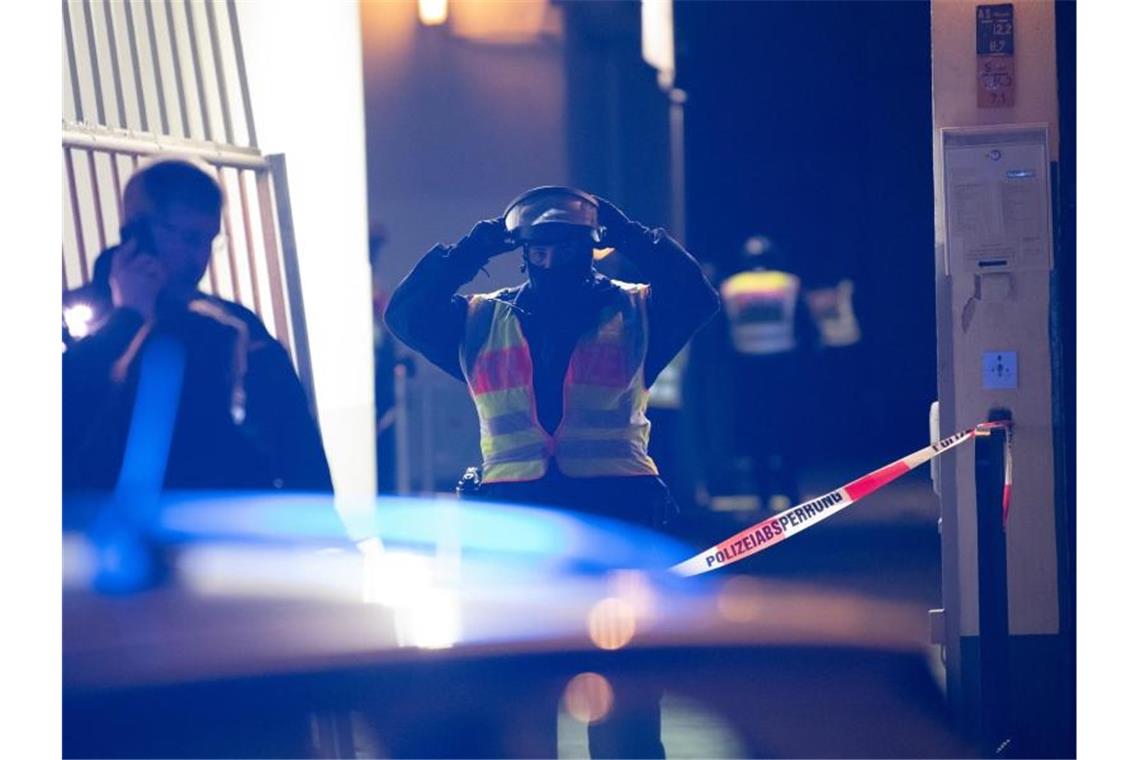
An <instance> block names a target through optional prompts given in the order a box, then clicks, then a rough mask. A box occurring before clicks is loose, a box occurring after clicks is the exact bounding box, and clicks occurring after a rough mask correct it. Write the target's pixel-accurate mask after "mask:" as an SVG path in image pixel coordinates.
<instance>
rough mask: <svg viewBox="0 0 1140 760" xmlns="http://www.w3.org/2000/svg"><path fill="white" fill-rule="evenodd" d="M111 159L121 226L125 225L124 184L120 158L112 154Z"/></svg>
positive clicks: (116, 205)
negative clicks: (120, 170) (120, 174)
mask: <svg viewBox="0 0 1140 760" xmlns="http://www.w3.org/2000/svg"><path fill="white" fill-rule="evenodd" d="M110 159H111V183H112V184H113V185H114V186H115V208H116V209H118V212H119V224H120V225H122V224H123V183H122V181H121V178H120V176H119V158H118V156H116V155H115V154H113V153H112V154H110Z"/></svg>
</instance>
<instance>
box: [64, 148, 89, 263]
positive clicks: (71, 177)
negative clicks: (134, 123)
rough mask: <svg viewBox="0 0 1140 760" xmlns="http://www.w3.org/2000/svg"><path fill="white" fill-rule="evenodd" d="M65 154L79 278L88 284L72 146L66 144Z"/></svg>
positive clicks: (85, 247) (85, 245)
mask: <svg viewBox="0 0 1140 760" xmlns="http://www.w3.org/2000/svg"><path fill="white" fill-rule="evenodd" d="M63 155H64V156H65V157H66V158H65V159H64V165H65V166H66V167H67V187H68V190H69V193H68V195H69V196H70V197H71V218H72V221H73V224H74V225H75V243H76V248H77V249H78V252H79V279H80V280H81V282H82V283H83V284H84V285H86V284H87V269H88V265H87V241H86V240H84V235H83V216H82V214H80V212H79V193H78V192H77V188H76V184H75V166H74V165H73V163H72V162H73V161H74V160H75V158H74V154H73V152H72V150H71V148H68V147H67V146H64V148H63Z"/></svg>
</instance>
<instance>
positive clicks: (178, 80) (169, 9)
mask: <svg viewBox="0 0 1140 760" xmlns="http://www.w3.org/2000/svg"><path fill="white" fill-rule="evenodd" d="M166 23H167V26H168V31H169V32H170V53H171V56H172V58H173V60H174V82H175V84H177V85H178V109H179V111H178V113H179V116H180V117H181V119H182V134H183V135H184V136H185V137H192V135H191V134H190V109H189V108H188V107H187V105H186V88H185V87H183V85H182V56H180V55H179V54H178V34H177V33H176V32H175V31H174V6H173V4H172V3H171V1H170V0H166Z"/></svg>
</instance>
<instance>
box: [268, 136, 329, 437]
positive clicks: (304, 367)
mask: <svg viewBox="0 0 1140 760" xmlns="http://www.w3.org/2000/svg"><path fill="white" fill-rule="evenodd" d="M266 158H267V159H268V161H269V166H270V171H269V172H262V173H259V174H258V177H259V178H260V180H261V181H260V182H259V185H258V186H259V188H260V189H261V192H262V197H263V198H264V201H263V203H262V210H261V214H262V219H263V220H264V219H265V218H266V216H267V215H268V216H269V225H268V226H269V235H267V237H271V238H272V241H273V243H272V248H273V252H274V253H275V254H277V256H275V257H266V259H267V261H268V262H269V263H270V264H271V265H272V264H276V263H277V262H278V261H279V262H280V266H281V269H283V270H284V272H285V278H286V287H287V288H288V289H289V314H290V316H291V317H292V326H293V335H294V336H296V339H295V340H294V342H293V346H294V349H293V351H292V352H291V353H292V356H293V359H294V363H295V364H296V365H297V375H298V376H299V377H300V379H301V384H302V385H303V386H304V388H305V391H306V392H307V393H308V396H309V406H310V408H311V410H312V413H313V417H314V419H316V417H317V401H316V399H317V396H316V389H315V386H314V383H313V362H312V357H311V356H310V354H309V329H308V325H307V324H306V322H305V302H304V298H303V297H302V293H301V272H300V269H299V267H298V265H297V238H296V236H295V235H294V234H293V209H292V206H291V203H290V200H289V175H288V173H287V172H286V169H285V156H283V155H281V154H279V153H278V154H274V155H271V156H267V157H266ZM270 179H272V182H273V187H272V191H273V198H274V199H275V200H276V206H271V205H270V199H269V195H270V189H271V188H270V187H269V181H270ZM274 210H276V212H277V220H278V222H279V224H280V229H281V247H280V249H278V247H277V239H276V236H275V235H274V234H273V230H274V229H276V228H275V227H274V225H273V219H272V216H273V212H274ZM267 247H268V246H267ZM270 272H271V276H270V277H271V280H270V281H271V282H273V281H274V279H273V274H275V273H276V268H275V267H274V266H270ZM277 287H280V281H279V280H278V281H277ZM277 302H280V299H279V298H278V299H276V301H275V305H276V303H277ZM275 319H276V317H275ZM280 323H281V324H283V325H286V326H288V325H289V324H290V322H289V321H286V320H285V315H284V313H282V314H281V317H280ZM281 342H282V343H284V344H285V346H286V347H288V346H289V341H288V333H285V337H284V338H283V339H282V341H281Z"/></svg>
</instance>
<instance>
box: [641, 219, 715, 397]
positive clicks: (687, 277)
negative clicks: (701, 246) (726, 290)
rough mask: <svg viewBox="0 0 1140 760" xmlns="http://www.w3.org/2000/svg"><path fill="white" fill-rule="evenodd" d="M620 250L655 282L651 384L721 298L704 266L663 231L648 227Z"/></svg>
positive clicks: (648, 368) (651, 302) (648, 366)
mask: <svg viewBox="0 0 1140 760" xmlns="http://www.w3.org/2000/svg"><path fill="white" fill-rule="evenodd" d="M619 251H620V252H621V253H622V254H623V255H625V256H627V257H628V258H629V260H630V261H632V262H633V263H634V264H635V265H636V266H637V268H638V269H639V270H641V272H642V274H644V275H645V279H646V281H647V282H648V283H649V348H648V353H647V355H646V359H645V383H646V385H650V384H652V383H653V381H654V380H655V379H657V375H658V374H659V373H660V372H661V370H663V369H664V368H665V365H667V364H668V363H669V362H670V361H672V359H673V357H674V356H676V355H677V352H679V351H680V350H681V349H682V348H683V347H684V345H685V343H687V342H688V340H689V338H691V337H692V336H693V334H694V333H695V332H696V331H697V330H699V329H700V327H701V326H702V325H703V324H704V323H705V322H707V321H708V320H709V319H710V318H711V317H712V316H713V315H714V314H716V312H717V309H719V308H720V296H719V295H718V294H717V292H716V289H715V288H713V286H712V285H711V284H710V283H709V281H708V279H707V278H706V277H705V275H704V272H702V271H701V266H700V264H698V263H697V261H696V260H695V259H694V258H693V257H692V256H691V255H689V253H688V252H687V251H686V250H685V249H684V248H682V247H681V244H680V243H678V242H677V241H676V240H674V239H673V238H671V237H669V235H668V234H666V233H665V231H664V230H662V229H654V230H648V229H645V228H642V229H641V231H639V232H638V233H637V234H634V235H631V236H630V237H629V239H627V240H626V241H625V242H624V243H623V245H622V246H621V247H620V248H619Z"/></svg>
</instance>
